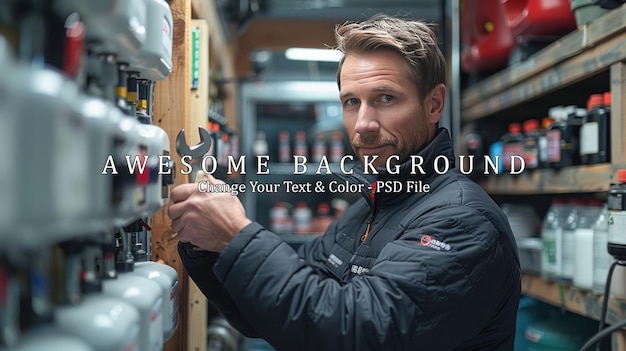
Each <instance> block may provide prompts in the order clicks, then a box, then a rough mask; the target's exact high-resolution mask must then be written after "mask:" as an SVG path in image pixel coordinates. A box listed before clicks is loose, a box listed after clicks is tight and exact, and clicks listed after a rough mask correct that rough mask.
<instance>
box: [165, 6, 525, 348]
mask: <svg viewBox="0 0 626 351" xmlns="http://www.w3.org/2000/svg"><path fill="white" fill-rule="evenodd" d="M336 36H337V44H338V49H340V50H342V51H343V52H344V57H343V59H342V61H341V62H340V64H339V70H338V74H337V83H338V85H339V90H340V98H341V102H342V105H343V119H344V125H345V128H346V130H347V132H348V135H349V137H350V140H351V143H352V147H353V149H354V152H355V154H356V155H357V156H358V157H359V159H360V160H361V162H362V163H363V164H368V163H369V164H371V165H372V166H373V167H371V166H370V165H367V167H365V168H364V169H362V172H354V174H351V175H345V177H346V179H348V180H349V181H351V182H355V183H358V184H365V186H364V187H363V188H364V189H368V190H367V191H365V192H364V193H363V195H364V196H363V198H362V199H360V200H359V201H356V202H355V203H354V204H352V205H351V206H350V207H349V208H348V209H347V210H346V211H345V212H344V214H343V215H342V216H341V217H340V218H339V219H338V220H337V221H335V222H333V223H332V224H331V225H330V227H329V228H328V230H327V231H326V232H325V233H324V235H323V236H321V237H319V238H316V239H314V240H312V241H310V242H308V243H307V244H305V245H303V246H302V247H301V248H300V249H299V251H298V252H296V251H294V250H293V249H292V248H291V247H290V246H289V245H288V244H286V243H285V242H283V241H282V240H281V239H280V237H278V236H277V235H275V234H274V233H272V232H270V231H268V230H267V229H265V228H263V227H262V226H261V225H259V224H258V223H254V222H252V221H251V220H250V219H248V218H247V217H246V215H245V211H244V208H243V206H242V205H241V203H240V202H239V201H238V199H237V198H236V197H235V196H231V195H229V194H216V193H213V194H207V193H199V192H198V191H197V189H196V187H195V186H194V185H193V184H185V185H181V186H179V187H177V188H175V189H174V190H173V192H172V194H171V199H172V202H173V204H172V205H171V206H170V208H169V215H170V217H171V218H172V226H173V229H174V230H175V231H176V232H178V236H179V239H180V241H181V244H180V246H179V253H180V255H181V257H182V260H183V263H184V266H185V268H186V270H187V272H188V273H189V275H190V276H191V278H192V279H193V280H194V281H195V282H196V283H197V284H198V285H199V287H200V289H201V290H202V291H203V293H204V294H205V295H206V296H207V297H208V299H209V300H210V301H211V303H213V304H214V305H215V306H216V308H217V309H218V310H220V311H221V313H222V314H223V315H224V316H225V317H226V318H227V319H228V321H229V322H230V323H231V324H232V325H233V326H235V327H236V328H237V329H238V330H240V331H241V332H243V333H244V334H245V335H248V336H254V337H262V338H265V339H266V340H267V341H269V342H270V343H271V344H272V345H273V346H274V347H275V348H276V349H277V350H358V351H365V350H394V351H396V350H434V351H442V350H481V351H485V350H513V340H514V336H515V335H514V334H515V318H516V312H517V307H518V301H519V298H520V274H521V273H520V267H519V259H518V254H517V247H516V244H515V240H514V237H513V235H512V233H511V229H510V227H509V224H508V221H507V219H506V217H505V215H504V214H503V213H502V211H501V210H500V209H499V207H498V206H497V205H496V204H495V203H494V202H493V201H492V200H491V199H490V197H489V196H488V195H487V194H486V193H485V192H484V191H483V190H482V189H481V188H480V187H479V186H478V185H476V184H475V183H474V182H472V181H470V180H468V179H467V178H466V177H464V176H463V175H462V174H460V173H459V172H458V171H457V170H456V169H454V168H451V169H450V170H449V171H447V172H439V173H443V174H438V173H436V172H435V171H434V160H435V158H436V157H438V156H441V155H443V158H444V159H447V160H448V161H449V162H450V163H451V164H453V162H454V160H453V157H454V156H453V151H452V145H451V141H450V137H449V135H448V132H447V130H445V129H443V128H438V122H439V119H440V118H441V115H442V113H443V110H444V102H445V96H446V87H445V85H444V81H445V60H444V57H443V55H442V54H441V52H440V50H439V48H438V45H437V40H436V37H435V34H434V33H433V31H432V30H431V29H430V28H429V27H428V26H427V25H426V24H424V23H421V22H417V21H405V20H401V19H396V18H392V17H387V16H384V15H378V16H375V17H373V18H371V19H370V20H367V21H364V22H361V23H345V24H343V25H341V26H338V27H337V29H336ZM375 156H377V158H376V159H375V160H374V158H375ZM419 158H421V159H422V161H423V162H421V166H422V169H423V171H424V172H423V173H424V174H422V172H419V171H417V172H416V169H417V170H419V168H415V167H413V163H415V162H414V161H415V160H416V159H419ZM387 160H390V164H389V165H391V166H392V167H391V170H392V172H389V171H387V170H386V169H388V168H389V167H388V166H389V165H388V164H387ZM395 160H397V161H395ZM395 166H398V169H399V172H395V171H394V170H395ZM376 173H377V174H376ZM395 173H398V174H395ZM387 180H391V181H393V180H396V181H400V182H401V183H402V184H407V183H409V182H413V181H422V182H423V183H424V184H428V185H429V187H430V188H429V190H428V191H422V192H407V191H404V192H388V191H379V192H376V189H375V186H374V187H372V186H371V185H370V184H372V182H374V181H387ZM211 181H212V182H220V181H218V180H215V179H213V178H211ZM377 184H382V183H377ZM370 189H372V190H370ZM405 189H406V188H405ZM379 190H380V189H379ZM194 245H195V246H197V247H199V248H202V249H205V250H208V251H206V252H203V251H200V250H194Z"/></svg>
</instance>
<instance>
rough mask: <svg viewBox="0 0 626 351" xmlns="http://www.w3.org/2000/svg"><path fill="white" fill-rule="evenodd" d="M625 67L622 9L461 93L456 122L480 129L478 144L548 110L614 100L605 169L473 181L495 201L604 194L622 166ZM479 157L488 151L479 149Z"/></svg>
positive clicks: (625, 15)
mask: <svg viewBox="0 0 626 351" xmlns="http://www.w3.org/2000/svg"><path fill="white" fill-rule="evenodd" d="M625 60H626V6H622V7H621V8H618V9H616V10H613V11H611V12H608V13H607V14H605V15H604V16H603V17H600V18H598V19H597V20H595V21H592V22H590V23H588V24H585V25H581V26H579V27H578V29H577V30H575V31H574V32H572V33H569V34H567V35H565V36H563V37H562V38H560V39H558V40H557V41H555V42H553V43H552V44H550V45H549V46H547V47H546V48H544V49H543V50H541V51H539V52H538V53H536V54H535V55H533V56H531V57H530V58H528V59H527V60H526V61H523V62H520V63H517V64H515V65H511V66H509V67H507V68H505V69H503V70H502V71H500V72H497V73H495V74H493V75H492V76H489V77H487V78H485V79H483V80H482V81H480V82H478V83H475V84H474V85H471V86H469V87H467V88H466V89H464V90H463V91H462V94H461V110H462V115H461V123H462V125H463V126H464V127H467V126H475V129H477V130H480V132H481V133H482V136H483V137H484V144H485V145H489V144H491V143H493V142H495V141H497V140H499V139H500V137H501V136H502V135H504V134H505V133H506V132H507V126H508V125H509V124H510V123H512V122H524V121H525V120H527V119H531V118H532V119H538V120H542V119H543V118H545V117H546V116H548V113H549V110H550V108H552V107H555V106H568V105H575V106H577V107H580V108H584V107H585V106H586V103H587V99H588V98H589V96H590V95H591V94H595V93H602V92H610V93H611V95H612V96H613V98H612V99H611V100H610V105H609V106H610V111H611V112H610V119H609V123H610V128H609V132H608V133H609V138H608V139H609V140H610V146H609V149H610V150H609V151H610V160H609V161H608V162H603V163H596V164H581V163H574V164H572V165H567V166H566V167H559V168H550V167H544V168H540V169H532V170H531V169H526V170H525V171H524V172H523V173H522V174H518V175H510V174H502V173H501V174H498V175H488V176H478V177H477V181H478V182H479V183H480V184H481V185H483V187H484V188H485V189H486V190H487V191H488V192H489V193H491V194H498V195H509V194H510V195H522V194H552V193H580V192H605V191H607V190H608V187H609V185H610V183H611V181H613V177H614V174H615V172H616V171H617V169H620V168H624V167H625V165H626V162H625V155H626V152H625V150H626V143H624V141H623V140H624V138H623V136H624V135H626V130H625V128H624V126H623V122H622V120H623V117H624V116H625V115H626V111H625V110H624V106H623V101H624V99H623V97H624V94H625V93H626V67H625V66H624V61H625ZM487 126H488V128H485V127H487ZM483 151H484V152H485V153H487V152H488V151H487V149H486V147H485V148H484V150H483ZM574 151H575V150H574Z"/></svg>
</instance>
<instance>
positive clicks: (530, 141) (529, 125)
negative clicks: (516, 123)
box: [523, 119, 539, 169]
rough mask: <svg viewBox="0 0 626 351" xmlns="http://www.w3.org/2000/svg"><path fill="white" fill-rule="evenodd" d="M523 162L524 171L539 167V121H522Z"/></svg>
mask: <svg viewBox="0 0 626 351" xmlns="http://www.w3.org/2000/svg"><path fill="white" fill-rule="evenodd" d="M523 128H524V162H525V163H526V169H535V168H538V167H539V121H538V120H536V119H529V120H526V121H524V124H523Z"/></svg>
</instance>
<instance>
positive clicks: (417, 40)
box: [335, 14, 446, 100]
mask: <svg viewBox="0 0 626 351" xmlns="http://www.w3.org/2000/svg"><path fill="white" fill-rule="evenodd" d="M432 26H433V25H432V24H428V23H425V22H422V21H413V20H405V19H401V18H396V17H391V16H388V15H384V14H377V15H374V16H372V17H370V18H369V19H367V20H365V21H362V22H345V23H343V24H339V25H337V26H336V27H335V38H336V40H337V46H336V47H335V48H336V49H338V50H340V51H341V52H343V54H344V56H343V58H342V59H341V61H340V62H339V67H338V69H337V86H338V87H339V88H340V89H341V80H340V75H341V67H342V66H343V62H344V60H345V57H346V56H347V55H349V54H350V53H352V52H355V53H367V52H372V51H377V50H381V49H385V50H392V51H395V52H397V53H399V54H400V55H401V56H402V57H403V58H404V60H405V61H406V62H407V64H408V67H409V70H410V72H409V75H410V77H411V80H413V81H414V83H415V86H416V87H417V91H418V92H419V94H420V99H422V100H423V99H424V98H425V97H426V95H427V94H428V93H429V92H430V91H431V90H432V89H433V88H434V87H435V86H437V85H438V84H440V83H441V84H445V79H446V60H445V58H444V56H443V54H442V53H441V50H440V49H439V45H438V43H437V36H436V35H435V32H434V31H433V29H432V28H431V27H432Z"/></svg>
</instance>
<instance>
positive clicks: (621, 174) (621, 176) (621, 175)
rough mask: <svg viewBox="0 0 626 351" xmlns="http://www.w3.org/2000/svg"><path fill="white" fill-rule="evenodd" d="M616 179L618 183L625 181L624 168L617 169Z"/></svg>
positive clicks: (625, 170) (625, 173)
mask: <svg viewBox="0 0 626 351" xmlns="http://www.w3.org/2000/svg"><path fill="white" fill-rule="evenodd" d="M617 181H618V182H620V183H626V169H619V170H617Z"/></svg>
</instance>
